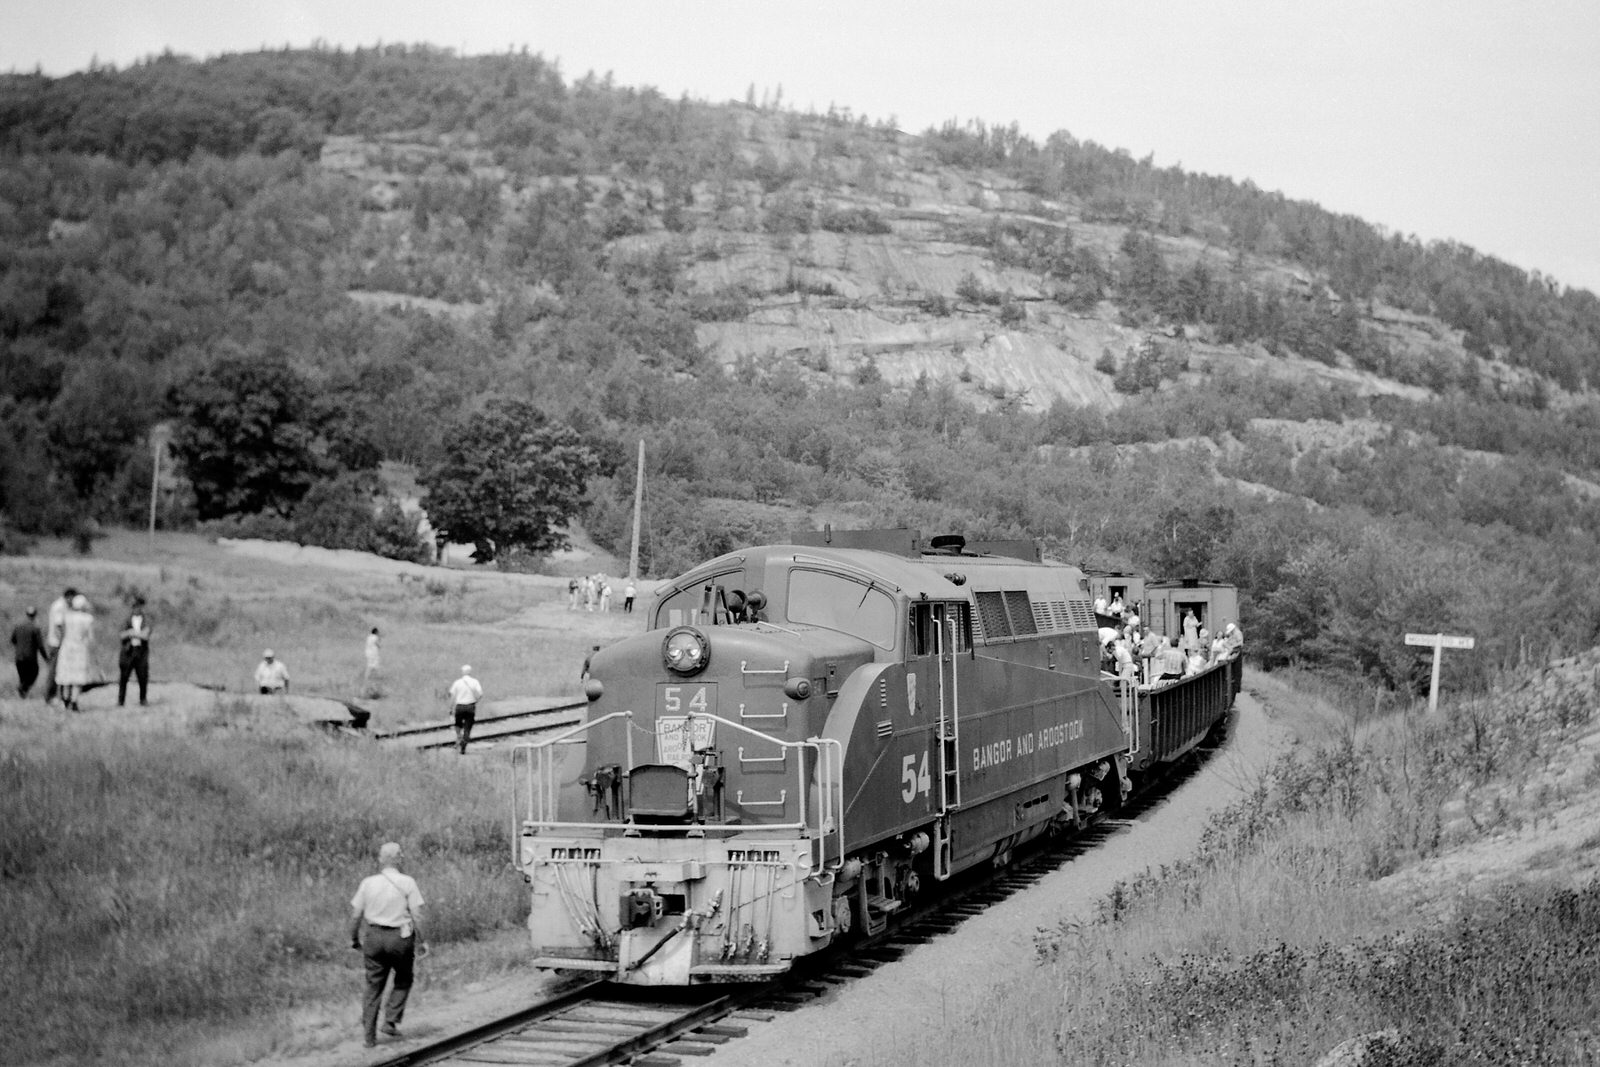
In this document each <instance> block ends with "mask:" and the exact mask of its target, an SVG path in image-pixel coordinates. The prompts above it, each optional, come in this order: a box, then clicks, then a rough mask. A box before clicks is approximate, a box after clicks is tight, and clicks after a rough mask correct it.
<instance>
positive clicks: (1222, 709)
mask: <svg viewBox="0 0 1600 1067" xmlns="http://www.w3.org/2000/svg"><path fill="white" fill-rule="evenodd" d="M807 542H809V543H807ZM1089 590H1090V582H1089V578H1088V576H1087V575H1085V573H1084V572H1083V571H1082V570H1079V569H1078V568H1076V567H1071V566H1063V565H1057V564H1050V563H1043V562H1040V560H1039V555H1038V552H1037V550H1036V549H1034V548H1033V547H1032V546H1031V545H1025V544H1020V543H997V544H977V543H974V544H968V543H966V542H965V541H964V540H963V539H962V538H961V537H959V536H947V537H936V538H933V539H932V540H931V541H929V542H924V541H923V540H922V539H921V538H920V537H919V536H918V535H917V534H915V533H914V532H911V531H904V530H900V531H875V532H859V531H858V532H852V533H848V534H847V533H834V532H832V531H827V532H823V533H817V534H808V535H805V536H803V537H802V536H797V537H796V539H795V543H791V544H786V545H767V546H761V547H754V548H747V549H743V550H741V551H738V552H733V553H730V554H727V555H724V556H720V557H718V558H716V559H714V560H711V561H710V562H708V563H705V564H702V565H701V566H698V567H696V568H694V569H693V570H691V571H689V572H688V573H687V574H685V575H683V576H682V577H680V578H678V579H677V580H675V581H673V582H671V583H669V584H668V585H666V586H665V587H663V588H662V589H661V591H660V592H659V594H658V596H657V598H656V600H655V602H654V603H653V605H652V606H651V608H650V611H649V613H648V626H649V628H648V630H647V632H645V633H643V634H639V635H637V636H634V637H629V638H627V639H624V640H622V641H620V642H618V643H616V644H614V645H612V646H610V647H607V648H604V649H601V650H599V651H596V652H595V653H594V654H593V656H592V659H591V662H590V664H589V668H588V677H587V680H586V682H585V686H586V690H585V691H586V694H587V696H588V699H589V708H588V712H587V715H586V718H585V721H584V722H583V723H582V724H580V725H579V726H576V727H574V728H572V729H570V730H568V731H565V732H563V733H562V734H559V735H557V736H554V737H551V738H547V739H544V740H540V741H537V742H534V743H531V744H524V745H520V746H518V747H517V748H516V749H515V750H514V753H513V771H514V774H515V778H516V789H515V790H514V797H513V808H514V811H513V828H512V832H513V834H514V843H513V848H514V853H515V861H516V865H517V867H518V868H519V870H520V871H521V872H522V874H523V875H524V877H525V878H526V880H527V881H528V883H529V885H530V886H531V908H530V912H529V918H528V927H529V930H530V932H531V935H532V940H533V952H534V962H535V964H536V965H538V966H540V967H546V968H552V969H558V970H566V971H588V972H595V973H597V974H599V975H602V976H605V977H608V978H609V979H611V980H613V981H616V982H620V983H627V984H638V985H690V984H697V983H710V982H726V981H751V980H758V979H762V978H765V977H768V976H771V975H774V974H777V973H780V972H782V971H784V970H786V969H787V968H789V967H790V966H791V965H792V963H793V962H794V961H795V960H796V959H799V958H801V957H804V956H806V955H809V954H811V953H815V952H818V951H820V950H822V949H824V948H826V947H828V946H829V945H830V944H831V943H833V942H834V941H835V940H837V939H840V938H844V937H848V936H850V935H852V934H853V933H858V932H872V931H877V930H880V929H882V928H883V927H884V925H885V924H886V923H889V922H891V921H892V920H893V918H894V916H895V915H896V913H897V912H901V911H903V910H904V909H906V907H907V905H908V904H909V903H910V902H912V901H913V900H914V899H916V898H917V897H919V896H920V895H923V894H929V893H937V892H938V890H939V887H940V884H941V883H943V882H944V881H945V880H947V879H949V878H950V877H951V876H953V875H955V874H957V873H958V872H961V871H963V870H964V869H966V868H969V867H973V866H974V865H977V864H1004V863H1006V862H1007V861H1008V860H1009V859H1010V857H1011V854H1012V852H1013V850H1014V849H1016V848H1017V847H1018V846H1020V845H1022V844H1024V843H1025V842H1027V841H1029V840H1030V839H1032V838H1035V837H1037V836H1038V835H1040V834H1043V833H1046V832H1048V831H1050V830H1052V829H1056V828H1062V827H1064V826H1068V825H1073V824H1080V823H1082V822H1083V821H1084V820H1086V819H1088V818H1090V817H1092V816H1093V815H1094V814H1095V813H1097V812H1098V811H1100V810H1101V809H1103V808H1107V807H1114V806H1116V805H1118V804H1120V803H1121V802H1122V801H1123V799H1124V798H1125V797H1126V796H1127V795H1128V793H1129V791H1130V789H1131V788H1132V786H1133V784H1134V781H1135V779H1137V778H1138V776H1139V775H1140V774H1141V773H1142V772H1145V771H1148V770H1150V769H1152V768H1153V767H1155V766H1156V765H1157V764H1159V763H1161V762H1163V761H1166V760H1171V759H1175V758H1177V757H1178V756H1179V755H1181V754H1182V753H1184V752H1186V751H1188V750H1189V749H1190V748H1192V747H1193V746H1194V745H1195V744H1196V743H1198V742H1199V741H1200V739H1201V738H1203V737H1204V736H1205V735H1206V734H1207V733H1208V732H1209V731H1211V730H1212V728H1213V727H1214V726H1215V725H1216V724H1217V722H1218V721H1219V720H1220V719H1221V718H1222V717H1223V716H1224V714H1225V713H1226V711H1227V708H1228V706H1229V705H1230V704H1231V703H1232V699H1233V694H1234V692H1235V691H1236V682H1235V681H1234V680H1233V675H1234V674H1235V673H1236V672H1237V671H1238V669H1239V667H1238V663H1237V662H1236V661H1232V660H1225V661H1223V662H1220V663H1218V664H1216V665H1214V666H1213V667H1211V668H1209V669H1208V670H1206V671H1204V672H1202V673H1201V674H1199V675H1197V676H1195V677H1193V678H1188V679H1184V680H1183V681H1182V682H1178V683H1172V684H1169V685H1166V686H1163V687H1160V688H1158V689H1147V690H1143V691H1141V690H1140V689H1138V688H1137V687H1135V686H1133V685H1131V684H1128V683H1125V682H1122V681H1120V680H1118V679H1115V678H1111V677H1109V676H1106V675H1103V674H1102V673H1101V671H1100V669H1099V663H1100V648H1099V645H1098V639H1097V633H1096V620H1095V615H1094V611H1093V608H1092V604H1091V600H1090V595H1091V594H1090V592H1089Z"/></svg>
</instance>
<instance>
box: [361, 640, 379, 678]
mask: <svg viewBox="0 0 1600 1067" xmlns="http://www.w3.org/2000/svg"><path fill="white" fill-rule="evenodd" d="M382 662H383V657H382V656H380V655H379V653H378V628H377V627H376V626H374V627H373V628H372V632H371V633H370V634H368V635H367V673H366V676H365V677H364V678H363V679H362V680H363V682H364V683H365V684H367V685H371V684H372V676H373V675H375V674H377V673H378V667H379V665H380V664H381V663H382Z"/></svg>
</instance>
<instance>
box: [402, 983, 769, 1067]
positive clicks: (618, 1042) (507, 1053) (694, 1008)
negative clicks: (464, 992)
mask: <svg viewBox="0 0 1600 1067" xmlns="http://www.w3.org/2000/svg"><path fill="white" fill-rule="evenodd" d="M730 989H731V990H732V991H731V992H729V991H728V990H730ZM767 994H768V990H767V988H766V987H757V988H750V989H747V988H735V987H729V986H723V987H720V988H718V989H715V990H712V989H710V988H708V987H703V986H702V987H696V988H693V989H668V990H652V989H633V988H631V987H615V986H610V985H608V984H607V983H605V982H597V981H585V982H581V983H580V984H578V985H576V986H573V987H572V988H570V989H568V990H566V991H564V992H562V993H560V994H558V995H556V996H555V997H553V998H552V999H550V1000H547V1001H544V1002H542V1003H540V1004H536V1005H533V1006H532V1007H529V1008H524V1009H523V1010H521V1011H519V1012H516V1013H514V1014H512V1015H508V1016H506V1017H505V1018H503V1019H498V1020H495V1021H494V1022H490V1023H486V1024H484V1025H483V1026H478V1027H473V1028H472V1029H470V1030H464V1031H461V1032H460V1033H457V1034H452V1035H450V1036H449V1037H446V1038H443V1039H441V1040H439V1041H435V1042H433V1043H431V1044H429V1045H426V1046H423V1047H421V1048H417V1049H413V1050H410V1051H407V1052H402V1053H400V1054H399V1055H396V1056H394V1057H392V1058H390V1059H385V1060H380V1061H378V1064H377V1067H417V1065H421V1064H433V1063H445V1064H459V1065H463V1067H465V1065H467V1064H529V1065H533V1064H537V1065H540V1067H598V1065H601V1064H614V1063H630V1064H634V1065H635V1067H669V1065H672V1064H677V1063H679V1062H681V1057H683V1056H689V1055H704V1054H705V1052H707V1051H709V1046H711V1045H715V1044H720V1043H722V1042H724V1041H729V1040H731V1039H733V1038H735V1037H743V1036H744V1035H745V1033H747V1032H748V1029H749V1023H752V1022H760V1021H764V1020H766V1019H770V1018H771V1017H772V1016H771V1014H770V1013H762V1012H754V1013H751V1014H749V1015H748V1017H746V1016H745V1015H744V1014H743V1013H745V1012H746V1011H747V1010H748V1008H749V1005H750V1004H752V1003H753V1002H755V1001H757V1000H759V999H761V998H762V997H763V996H765V995H767ZM658 1049H659V1050H661V1051H660V1052H655V1051H653V1050H658Z"/></svg>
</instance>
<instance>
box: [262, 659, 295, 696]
mask: <svg viewBox="0 0 1600 1067" xmlns="http://www.w3.org/2000/svg"><path fill="white" fill-rule="evenodd" d="M256 688H257V689H260V690H261V691H262V692H263V693H268V694H273V693H287V692H288V691H289V668H288V667H285V666H284V665H283V660H281V659H278V658H277V657H276V656H275V655H273V653H272V649H270V648H269V649H267V650H266V651H265V652H263V653H261V662H260V663H258V664H256Z"/></svg>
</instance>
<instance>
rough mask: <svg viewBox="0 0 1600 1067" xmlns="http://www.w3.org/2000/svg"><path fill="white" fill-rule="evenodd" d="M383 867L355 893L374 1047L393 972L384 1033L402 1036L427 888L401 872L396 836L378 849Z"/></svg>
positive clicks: (356, 932)
mask: <svg viewBox="0 0 1600 1067" xmlns="http://www.w3.org/2000/svg"><path fill="white" fill-rule="evenodd" d="M378 866H379V868H380V870H379V871H378V873H377V874H374V875H370V876H369V877H367V878H365V879H363V880H362V882H361V887H360V888H359V889H357V890H356V895H355V896H354V897H352V898H350V947H351V948H353V949H358V950H360V952H361V954H362V955H363V956H365V957H366V964H367V992H366V996H365V998H364V999H363V1000H362V1002H361V1025H362V1028H363V1032H364V1034H365V1038H366V1042H365V1043H366V1046H367V1047H368V1048H371V1047H372V1046H373V1045H376V1044H377V1043H378V1005H379V1003H381V1002H382V1001H383V987H384V985H385V984H387V982H388V981H389V976H390V975H391V974H393V975H394V988H393V989H391V990H390V991H389V1002H388V1004H387V1005H386V1008H385V1011H384V1023H383V1032H384V1033H386V1034H388V1035H390V1036H391V1037H399V1036H400V1020H401V1019H402V1018H403V1017H404V1016H405V1013H406V997H407V996H408V995H409V994H410V993H411V976H412V971H413V969H414V968H415V966H416V958H417V949H418V948H419V947H420V946H422V926H421V923H420V921H419V920H420V913H421V911H422V905H423V899H422V891H421V890H420V889H418V888H417V883H416V880H415V879H414V878H412V877H411V876H409V875H405V874H401V873H400V846H399V845H397V844H396V843H395V842H393V841H389V842H387V843H385V844H384V846H383V847H382V848H380V849H379V850H378ZM363 926H365V927H366V931H365V936H364V937H363V936H362V927H363Z"/></svg>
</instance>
